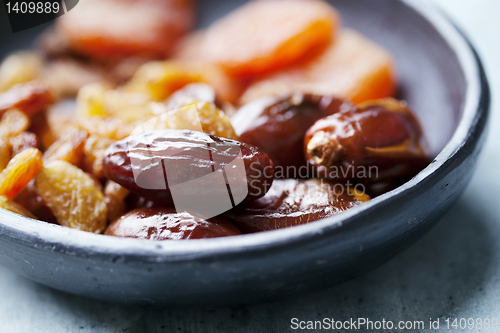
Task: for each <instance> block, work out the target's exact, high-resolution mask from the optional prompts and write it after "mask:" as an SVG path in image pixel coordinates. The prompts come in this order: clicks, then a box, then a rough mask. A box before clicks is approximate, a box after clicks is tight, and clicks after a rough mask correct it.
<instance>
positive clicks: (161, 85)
mask: <svg viewBox="0 0 500 333" xmlns="http://www.w3.org/2000/svg"><path fill="white" fill-rule="evenodd" d="M196 82H205V83H207V84H209V85H210V86H211V87H213V88H214V89H215V92H216V93H217V96H219V97H220V98H221V99H222V100H225V101H229V102H233V101H235V100H236V99H237V98H238V97H239V95H240V93H241V87H240V83H239V82H238V81H235V80H233V79H231V78H229V77H228V76H227V75H226V74H225V73H224V71H222V70H221V69H220V68H219V67H217V66H214V65H210V64H202V63H199V62H190V61H182V60H169V61H155V62H148V63H146V64H144V65H142V66H141V67H140V68H139V69H138V70H137V72H136V73H135V75H134V76H133V77H132V79H131V80H130V81H129V82H128V83H127V85H126V86H125V87H124V90H125V91H130V92H140V93H146V94H148V95H149V96H150V98H151V99H152V100H154V101H158V102H163V101H165V99H167V98H168V97H169V96H170V95H172V94H173V93H174V92H176V91H177V90H179V89H181V88H183V87H184V86H186V85H188V84H190V83H196Z"/></svg>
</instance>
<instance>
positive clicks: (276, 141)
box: [231, 94, 352, 178]
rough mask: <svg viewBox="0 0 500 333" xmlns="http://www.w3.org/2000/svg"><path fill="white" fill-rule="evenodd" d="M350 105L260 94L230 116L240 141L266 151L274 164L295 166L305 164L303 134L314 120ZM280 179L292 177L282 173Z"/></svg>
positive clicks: (307, 97)
mask: <svg viewBox="0 0 500 333" xmlns="http://www.w3.org/2000/svg"><path fill="white" fill-rule="evenodd" d="M351 107H352V105H351V104H350V103H349V102H345V101H343V100H341V99H336V98H332V97H326V96H318V95H309V94H294V95H291V96H287V97H264V98H261V99H258V100H256V101H254V102H251V103H249V104H247V105H245V106H243V107H242V108H241V109H240V110H239V111H238V112H236V114H235V115H234V116H233V117H232V118H231V123H232V125H233V127H234V130H235V132H236V134H237V135H239V137H240V140H241V141H243V142H246V143H249V144H251V145H254V146H257V147H259V148H261V149H262V150H264V151H265V152H266V153H268V154H269V156H270V157H271V159H272V160H273V162H274V164H275V167H276V172H277V174H276V176H277V177H278V176H279V175H278V172H279V169H278V167H282V168H286V167H288V166H293V167H295V168H299V167H301V166H305V165H306V160H305V158H304V154H303V149H304V135H305V134H306V131H307V129H308V128H309V127H311V125H313V124H314V122H315V121H317V120H318V119H321V118H323V117H326V116H329V115H331V114H334V113H336V112H338V111H340V110H346V109H350V108H351ZM284 178H296V177H295V176H290V175H285V177H284Z"/></svg>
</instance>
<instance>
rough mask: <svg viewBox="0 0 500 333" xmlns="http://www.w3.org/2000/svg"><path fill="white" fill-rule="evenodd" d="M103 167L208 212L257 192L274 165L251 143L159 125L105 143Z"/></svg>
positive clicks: (135, 186)
mask: <svg viewBox="0 0 500 333" xmlns="http://www.w3.org/2000/svg"><path fill="white" fill-rule="evenodd" d="M104 173H105V174H106V176H107V177H108V178H109V179H111V180H113V181H115V182H117V183H119V184H120V185H122V186H124V187H126V188H127V189H129V190H131V191H132V192H135V193H137V194H139V195H141V196H144V197H147V198H150V199H153V200H155V199H156V200H165V201H168V202H170V203H175V205H176V208H178V210H187V211H189V212H195V213H196V214H199V215H200V216H202V217H203V216H204V217H207V216H208V217H212V216H216V215H218V214H220V213H221V210H222V211H225V210H228V209H230V208H232V207H234V206H235V205H237V204H238V203H240V202H242V201H244V200H246V201H249V200H255V199H256V198H259V197H261V196H263V195H264V194H265V193H266V192H267V190H268V189H269V187H270V185H271V183H272V180H273V173H274V169H273V164H272V162H271V160H270V159H269V156H268V155H267V154H265V153H263V152H261V151H260V150H259V149H258V148H256V147H254V146H251V145H247V144H244V143H241V142H239V141H234V140H230V139H225V138H220V137H216V136H213V135H208V134H205V133H201V132H194V131H188V130H162V131H152V132H146V133H144V134H139V135H134V136H130V137H128V138H126V139H124V140H121V141H118V142H116V143H114V144H113V145H111V146H110V147H109V148H108V150H107V151H106V156H105V157H104ZM167 179H168V180H167ZM180 208H183V209H180Z"/></svg>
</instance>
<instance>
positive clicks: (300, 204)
mask: <svg viewBox="0 0 500 333" xmlns="http://www.w3.org/2000/svg"><path fill="white" fill-rule="evenodd" d="M368 200H370V197H369V196H367V195H366V194H364V193H362V192H359V191H356V190H354V189H351V188H348V187H347V186H344V185H341V184H334V183H330V182H328V181H324V180H323V181H322V180H319V179H307V180H306V179H275V180H274V182H273V186H272V187H271V189H270V190H269V192H267V194H266V195H265V196H264V197H262V198H260V199H258V200H256V201H254V202H250V203H246V204H242V205H240V206H238V207H236V208H235V209H233V210H231V211H229V212H227V213H225V214H224V217H225V218H227V219H228V220H229V221H231V222H233V223H234V224H235V225H236V226H237V227H238V228H239V229H240V230H241V231H243V232H244V233H247V232H259V231H266V230H274V229H281V228H287V227H291V226H295V225H300V224H306V223H309V222H312V221H316V220H319V219H322V218H325V217H329V216H333V215H335V214H338V213H341V212H343V211H345V210H347V209H349V208H351V207H354V206H356V205H359V204H361V203H363V202H365V201H368Z"/></svg>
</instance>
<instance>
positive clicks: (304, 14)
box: [199, 0, 340, 76]
mask: <svg viewBox="0 0 500 333" xmlns="http://www.w3.org/2000/svg"><path fill="white" fill-rule="evenodd" d="M339 21H340V18H339V15H338V14H337V12H336V11H335V10H334V9H333V8H332V7H331V6H330V5H329V4H328V3H326V2H324V1H318V0H309V1H304V0H288V1H286V4H285V3H284V2H283V1H279V0H266V1H262V0H261V1H250V2H248V3H247V4H246V5H244V6H241V7H240V8H238V9H237V10H235V11H234V12H232V13H231V14H229V15H227V16H225V17H224V18H222V19H220V20H219V21H217V22H216V23H214V24H213V25H212V26H211V27H209V28H208V29H207V30H206V32H205V33H204V38H203V40H202V44H201V46H200V51H199V52H200V55H202V56H203V57H205V58H206V59H208V60H209V61H210V62H213V63H217V64H220V65H222V66H224V68H225V69H226V70H227V71H228V72H230V73H231V74H232V75H235V76H249V75H260V74H264V73H268V72H271V71H274V70H277V69H280V68H283V67H285V66H287V65H290V64H292V63H294V62H296V61H297V60H299V59H301V58H302V57H304V56H305V55H307V54H308V53H309V52H310V51H311V49H314V48H316V47H318V46H321V45H324V44H325V43H328V42H329V41H330V40H331V38H332V36H333V35H334V33H335V31H336V29H337V26H338V24H339Z"/></svg>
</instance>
